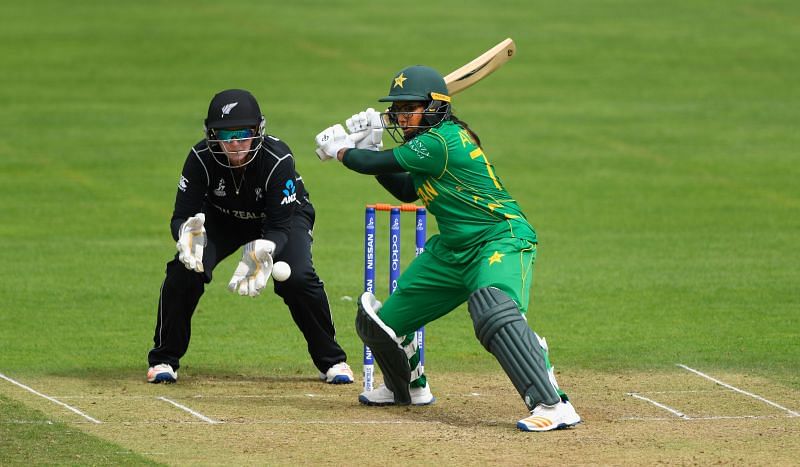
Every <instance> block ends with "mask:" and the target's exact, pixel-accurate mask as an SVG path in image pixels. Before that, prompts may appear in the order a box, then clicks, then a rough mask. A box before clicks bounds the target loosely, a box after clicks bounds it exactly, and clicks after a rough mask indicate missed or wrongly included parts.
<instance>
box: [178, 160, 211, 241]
mask: <svg viewBox="0 0 800 467" xmlns="http://www.w3.org/2000/svg"><path fill="white" fill-rule="evenodd" d="M209 183H210V178H209V175H208V168H207V167H206V166H205V162H204V161H203V160H202V159H201V158H200V156H199V155H198V154H197V152H196V151H195V150H194V148H192V150H191V151H190V152H189V155H188V156H187V157H186V162H184V163H183V170H182V171H181V177H180V179H179V180H178V191H177V193H176V194H175V207H174V209H173V210H172V219H171V220H170V231H171V232H172V238H173V239H174V240H176V241H177V240H178V236H179V234H180V232H179V230H180V227H181V224H183V223H184V222H186V219H188V218H190V217H192V216H194V215H195V214H197V213H199V212H200V211H201V210H202V209H203V202H204V201H205V197H206V193H207V192H208V185H209Z"/></svg>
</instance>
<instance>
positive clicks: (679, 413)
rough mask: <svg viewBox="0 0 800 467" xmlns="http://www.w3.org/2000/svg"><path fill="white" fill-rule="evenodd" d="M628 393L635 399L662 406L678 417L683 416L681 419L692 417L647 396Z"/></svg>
mask: <svg viewBox="0 0 800 467" xmlns="http://www.w3.org/2000/svg"><path fill="white" fill-rule="evenodd" d="M628 395H629V396H631V397H635V398H637V399H641V400H643V401H646V402H649V403H651V404H653V405H655V406H656V407H659V408H662V409H664V410H666V411H667V412H669V413H671V414H673V415H675V416H676V417H680V418H683V419H686V420H690V419H691V418H692V417H690V416H688V415H686V414H684V413H681V412H678V411H677V410H675V409H673V408H672V407H667V406H666V405H664V404H661V403H658V402H656V401H654V400H652V399H648V398H646V397H644V396H640V395H639V394H636V393H635V392H629V393H628Z"/></svg>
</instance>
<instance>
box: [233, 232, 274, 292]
mask: <svg viewBox="0 0 800 467" xmlns="http://www.w3.org/2000/svg"><path fill="white" fill-rule="evenodd" d="M274 251H275V243H274V242H271V241H269V240H253V241H252V242H250V243H248V244H246V245H245V246H244V251H243V252H242V260H241V261H239V265H238V266H237V267H236V271H234V272H233V277H231V281H230V282H228V290H230V291H231V292H238V293H239V295H249V296H251V297H255V296H256V295H258V294H260V293H261V291H262V290H263V289H264V287H266V286H267V279H269V276H270V274H272V253H273V252H274Z"/></svg>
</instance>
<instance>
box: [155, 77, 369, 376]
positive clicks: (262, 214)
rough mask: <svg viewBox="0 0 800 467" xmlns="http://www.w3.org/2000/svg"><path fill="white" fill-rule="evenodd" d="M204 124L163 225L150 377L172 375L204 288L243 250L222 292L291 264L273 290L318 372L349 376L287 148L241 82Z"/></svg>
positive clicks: (304, 197) (262, 281) (249, 291)
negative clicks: (163, 257)
mask: <svg viewBox="0 0 800 467" xmlns="http://www.w3.org/2000/svg"><path fill="white" fill-rule="evenodd" d="M205 127H206V131H205V138H203V140H202V141H200V142H199V143H197V144H196V145H195V146H194V147H193V148H192V149H191V150H190V151H189V155H188V156H187V157H186V162H185V163H184V165H183V172H182V173H181V177H180V180H179V181H178V190H177V195H176V197H175V209H174V211H173V213H172V221H171V223H170V226H171V230H172V237H173V238H174V239H175V241H176V242H177V249H178V252H177V254H176V255H175V258H174V259H173V260H172V261H170V262H169V263H167V271H166V274H167V276H166V278H165V279H164V283H163V284H162V286H161V290H160V293H159V298H158V315H157V319H156V328H155V336H154V337H153V342H154V346H153V349H152V350H150V353H149V355H148V361H149V364H150V368H149V369H148V371H147V380H148V381H149V382H151V383H162V382H166V383H174V382H175V381H176V380H177V379H178V368H179V367H180V359H181V357H183V355H184V354H185V353H186V350H187V348H188V347H189V337H190V335H191V321H192V314H193V313H194V310H195V307H196V306H197V303H198V301H199V300H200V297H201V296H202V295H203V291H204V288H205V285H206V284H208V283H210V282H211V279H212V272H213V271H214V268H215V267H216V266H217V264H218V263H219V262H220V261H222V260H223V259H225V258H226V257H228V256H229V255H231V254H233V253H234V252H235V251H237V250H238V249H239V248H242V260H241V261H240V262H239V265H238V267H237V268H236V270H235V271H234V273H233V277H232V278H231V280H230V281H229V283H228V289H229V290H230V291H231V292H233V293H235V294H238V295H244V296H250V297H254V296H256V295H258V294H260V293H261V291H262V290H263V289H264V288H265V287H266V285H267V282H268V280H269V278H270V273H271V271H272V265H273V260H274V261H285V262H286V263H288V264H289V266H290V268H291V274H290V276H289V278H288V279H287V280H285V281H283V282H274V290H275V293H276V294H278V295H279V296H281V297H282V298H283V301H284V303H286V305H287V306H288V307H289V311H290V312H291V314H292V318H293V319H294V322H295V323H296V324H297V327H298V328H299V329H300V331H301V332H302V333H303V336H304V337H305V339H306V342H307V343H308V352H309V354H310V355H311V359H312V360H313V362H314V365H315V366H316V367H317V369H318V370H319V372H320V373H319V375H320V379H322V380H324V381H326V382H328V383H333V384H338V383H352V382H353V372H352V371H351V370H350V367H349V366H348V365H347V363H346V360H347V356H346V355H345V352H344V350H342V348H341V347H340V346H339V344H338V343H337V342H336V335H335V329H334V326H333V318H332V316H331V311H330V306H329V304H328V298H327V295H326V294H325V289H324V287H323V284H322V281H320V279H319V277H318V276H317V273H316V272H315V270H314V265H313V263H312V260H311V242H312V231H313V229H314V207H313V206H312V205H311V202H310V201H309V200H308V193H307V192H306V190H305V186H304V184H303V180H302V178H301V177H300V176H299V175H298V174H297V172H295V167H294V158H293V156H292V152H291V150H290V149H289V146H287V144H286V143H285V142H283V141H281V140H280V139H278V138H277V137H275V136H272V135H268V134H266V132H265V120H264V117H263V115H262V114H261V110H260V108H259V105H258V102H257V101H256V99H255V98H254V97H253V95H252V94H250V93H249V92H247V91H244V90H241V89H230V90H227V91H223V92H220V93H219V94H217V95H215V96H214V98H213V99H212V100H211V103H210V105H209V107H208V115H207V118H206V120H205Z"/></svg>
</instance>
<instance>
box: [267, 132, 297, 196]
mask: <svg viewBox="0 0 800 467" xmlns="http://www.w3.org/2000/svg"><path fill="white" fill-rule="evenodd" d="M276 141H280V140H276ZM264 150H265V151H267V152H268V153H270V154H272V157H274V158H275V159H277V160H278V163H277V164H275V165H274V166H272V170H270V171H269V174H268V175H267V180H266V181H265V182H264V191H265V192H266V190H267V185H269V179H270V178H272V174H273V173H274V172H275V169H277V168H278V165H279V164H280V163H281V162H283V160H284V159H287V158H289V157H292V153H291V152H290V153H288V154H286V155H285V156H283V157H279V156H278V155H277V154H275V153H274V152H272V151H270V150H269V148H267V147H266V146H264Z"/></svg>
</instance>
